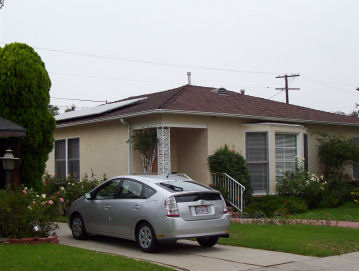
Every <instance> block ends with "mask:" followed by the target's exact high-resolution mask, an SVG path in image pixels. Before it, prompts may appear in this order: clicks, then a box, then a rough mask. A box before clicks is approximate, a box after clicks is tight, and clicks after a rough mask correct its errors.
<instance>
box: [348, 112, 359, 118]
mask: <svg viewBox="0 0 359 271" xmlns="http://www.w3.org/2000/svg"><path fill="white" fill-rule="evenodd" d="M349 116H351V117H354V118H359V111H357V110H354V111H353V112H351V113H350V114H349Z"/></svg>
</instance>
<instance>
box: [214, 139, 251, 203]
mask: <svg viewBox="0 0 359 271" xmlns="http://www.w3.org/2000/svg"><path fill="white" fill-rule="evenodd" d="M208 165H209V169H210V171H211V172H212V173H217V174H218V173H227V174H228V175H229V176H231V177H232V178H234V179H235V180H237V181H238V182H240V183H241V184H242V185H244V186H245V188H246V190H245V192H244V200H245V202H246V203H250V202H251V199H252V193H253V190H252V185H251V182H250V176H249V172H248V167H247V164H246V161H245V159H244V157H243V156H242V155H241V154H240V153H237V152H235V151H231V150H229V148H228V146H227V145H224V147H223V148H219V149H218V150H217V151H216V152H215V153H214V154H212V155H210V156H209V157H208ZM221 192H223V191H221ZM228 192H229V191H228ZM224 196H225V195H224Z"/></svg>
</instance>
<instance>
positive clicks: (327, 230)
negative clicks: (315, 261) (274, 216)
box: [220, 223, 359, 257]
mask: <svg viewBox="0 0 359 271" xmlns="http://www.w3.org/2000/svg"><path fill="white" fill-rule="evenodd" d="M220 243H221V244H223V245H233V246H243V247H250V248H259V249H265V250H274V251H282V252H290V253H295V254H301V255H308V256H318V257H325V256H330V255H337V254H342V253H347V252H353V251H359V230H358V229H348V228H339V227H329V226H312V225H257V224H235V223H233V224H232V225H231V231H230V238H221V239H220Z"/></svg>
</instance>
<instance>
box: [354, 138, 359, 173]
mask: <svg viewBox="0 0 359 271" xmlns="http://www.w3.org/2000/svg"><path fill="white" fill-rule="evenodd" d="M353 140H354V143H355V144H359V137H354V138H353ZM353 179H354V180H359V161H354V162H353Z"/></svg>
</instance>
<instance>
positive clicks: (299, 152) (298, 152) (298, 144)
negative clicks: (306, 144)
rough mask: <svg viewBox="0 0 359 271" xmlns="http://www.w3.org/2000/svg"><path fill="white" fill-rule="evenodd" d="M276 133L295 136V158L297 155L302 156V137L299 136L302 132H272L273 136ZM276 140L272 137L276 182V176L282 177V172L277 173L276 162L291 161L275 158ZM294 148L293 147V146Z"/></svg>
mask: <svg viewBox="0 0 359 271" xmlns="http://www.w3.org/2000/svg"><path fill="white" fill-rule="evenodd" d="M277 135H294V136H295V137H296V139H295V141H296V147H295V148H296V155H295V157H297V159H298V158H299V157H302V156H303V150H302V148H303V145H302V139H301V136H302V137H303V133H291V132H275V133H274V137H276V136H277ZM303 140H304V139H303ZM275 142H276V140H275V139H274V151H275V156H274V157H275V169H276V172H275V173H276V174H275V178H276V181H277V182H278V177H283V176H284V174H282V175H277V162H279V163H287V162H292V161H285V160H284V161H277V158H276V154H277V146H276V143H275ZM293 148H294V147H293ZM296 162H297V161H295V163H296Z"/></svg>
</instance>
